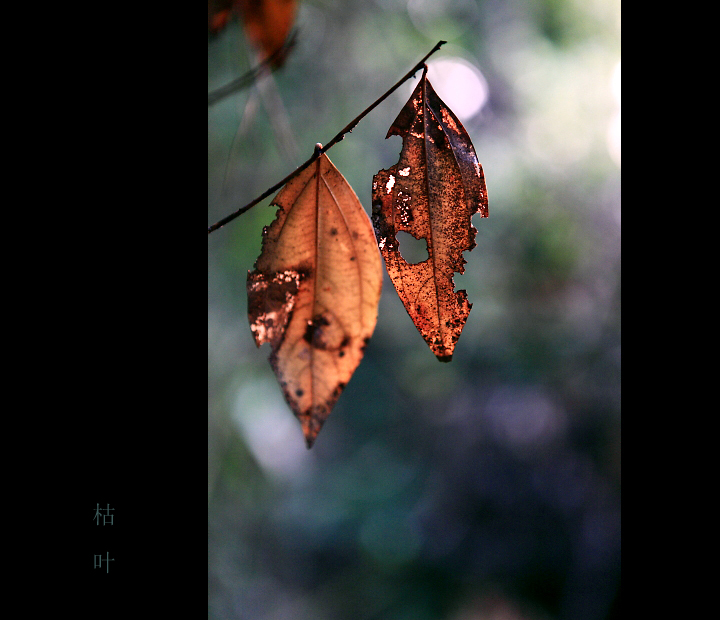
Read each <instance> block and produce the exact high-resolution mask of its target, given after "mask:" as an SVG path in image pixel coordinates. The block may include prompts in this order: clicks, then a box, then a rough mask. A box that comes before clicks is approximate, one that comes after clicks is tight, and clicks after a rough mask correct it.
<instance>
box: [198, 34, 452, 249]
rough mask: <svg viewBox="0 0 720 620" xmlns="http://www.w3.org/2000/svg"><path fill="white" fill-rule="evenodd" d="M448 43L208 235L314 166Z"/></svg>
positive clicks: (434, 48) (213, 227) (220, 222)
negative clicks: (310, 166) (319, 158)
mask: <svg viewBox="0 0 720 620" xmlns="http://www.w3.org/2000/svg"><path fill="white" fill-rule="evenodd" d="M445 43H447V41H439V42H438V43H437V44H436V45H435V47H433V48H432V49H431V50H430V51H429V52H428V53H427V54H425V56H423V57H422V59H421V60H420V61H419V62H418V63H417V64H416V65H415V66H414V67H413V68H412V69H410V71H408V72H407V73H406V74H405V75H404V76H403V77H402V78H400V81H398V82H397V83H396V84H395V85H394V86H393V87H392V88H391V89H390V90H389V91H387V92H386V93H385V94H384V95H382V96H381V97H380V98H379V99H378V100H377V101H375V102H374V103H373V104H371V105H370V106H369V107H368V108H366V109H365V110H363V111H362V112H361V113H360V115H359V116H357V117H356V118H355V119H353V120H352V121H350V122H349V123H348V124H347V125H345V127H343V129H341V130H340V132H339V133H338V134H337V135H336V136H335V137H334V138H333V139H332V140H330V142H328V143H327V144H326V145H325V146H323V147H322V148H317V147H316V148H315V152H314V153H313V155H312V157H310V159H308V160H307V161H306V162H305V163H304V164H301V165H300V166H298V167H297V168H296V169H295V170H294V171H293V172H291V173H290V174H288V175H287V176H286V177H285V178H284V179H282V180H281V181H278V182H277V183H276V184H275V185H273V186H272V187H270V188H269V189H267V190H265V191H264V192H263V193H262V194H261V195H260V196H258V197H257V198H256V199H255V200H253V201H252V202H250V203H248V204H246V205H245V206H244V207H242V208H240V209H238V210H237V211H235V213H231V214H230V215H228V216H226V217H224V218H223V219H221V220H220V221H218V222H215V224H213V225H212V226H210V227H209V228H208V235H209V234H210V233H211V232H213V231H214V230H217V229H218V228H220V227H222V226H224V225H225V224H227V223H228V222H231V221H232V220H234V219H235V218H236V217H238V216H240V215H242V214H243V213H245V211H249V210H250V209H252V208H253V207H254V206H255V205H256V204H258V203H259V202H262V201H263V200H265V198H267V197H268V196H269V195H270V194H272V193H274V192H276V191H277V190H279V189H280V188H281V187H282V186H283V185H285V183H287V182H288V181H289V180H290V179H291V178H292V177H294V176H295V175H296V174H298V173H299V172H302V171H303V170H305V168H307V167H308V166H309V165H310V164H312V163H313V162H314V161H315V160H316V159H317V158H318V157H320V156H321V155H322V154H323V153H325V152H327V151H329V150H330V149H331V148H332V147H333V146H335V145H336V144H337V143H338V142H340V141H341V140H342V139H343V138H344V137H345V134H346V133H349V132H351V131H352V130H353V129H355V126H356V125H357V124H358V123H359V122H360V121H361V120H362V119H363V118H365V116H367V114H368V113H369V112H371V111H372V110H373V109H374V108H376V107H377V106H378V105H380V104H381V103H382V102H383V101H385V99H387V98H388V97H389V96H390V95H392V94H393V93H394V92H395V91H396V90H397V89H398V88H399V87H400V86H401V85H402V84H403V83H404V82H406V81H407V80H409V79H410V78H411V77H413V76H414V75H415V74H416V73H417V72H418V71H419V70H420V69H422V68H423V67H424V66H425V61H426V60H427V59H428V58H429V57H430V56H431V55H432V54H434V53H435V52H437V51H438V50H439V49H440V48H441V47H442V46H443V45H444V44H445Z"/></svg>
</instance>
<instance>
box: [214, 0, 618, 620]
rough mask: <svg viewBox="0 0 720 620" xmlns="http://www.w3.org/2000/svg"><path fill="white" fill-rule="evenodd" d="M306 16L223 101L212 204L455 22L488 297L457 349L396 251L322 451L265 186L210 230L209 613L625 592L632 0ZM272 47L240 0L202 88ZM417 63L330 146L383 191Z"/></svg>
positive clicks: (594, 606) (234, 615) (252, 187)
mask: <svg viewBox="0 0 720 620" xmlns="http://www.w3.org/2000/svg"><path fill="white" fill-rule="evenodd" d="M295 27H296V28H297V39H296V45H295V47H294V48H293V49H292V51H291V52H290V54H289V55H288V57H287V61H286V63H285V65H284V66H283V67H282V68H281V69H279V70H278V71H276V72H275V73H273V74H272V76H271V77H270V78H265V79H262V80H258V81H255V82H254V83H253V84H252V85H251V86H250V87H249V88H246V89H244V90H242V91H240V92H238V93H236V94H234V95H232V96H230V97H227V98H225V99H223V100H222V101H220V102H219V103H216V104H215V105H213V106H211V107H209V108H208V210H209V213H208V225H210V224H211V223H213V222H215V221H216V220H218V219H220V218H221V217H223V216H225V215H227V214H229V213H230V212H232V211H234V210H236V209H237V208H239V207H240V206H242V205H244V204H246V203H248V202H249V201H250V200H251V199H253V198H255V197H256V196H258V195H259V194H261V193H262V192H263V191H264V190H266V189H267V188H268V187H270V186H271V185H273V184H274V183H276V182H277V181H279V180H280V179H281V178H282V177H284V176H285V175H286V174H288V173H289V172H291V171H292V170H293V169H294V168H295V167H296V166H298V165H299V164H300V163H302V162H303V161H305V160H306V159H307V158H308V157H309V156H310V155H311V154H312V151H313V147H314V145H315V143H316V142H321V143H326V142H328V141H329V140H330V139H331V138H332V137H333V136H334V135H335V134H336V133H337V132H338V131H339V130H340V129H341V128H342V127H344V126H345V125H346V124H347V123H348V122H349V121H350V120H352V119H353V118H354V117H355V116H356V115H357V114H359V113H360V112H361V111H362V110H363V109H364V108H366V107H367V106H368V105H370V103H372V102H373V101H374V100H375V99H377V98H378V97H379V96H380V95H381V94H383V93H384V92H385V91H386V90H387V89H388V88H390V86H392V85H393V84H394V83H395V82H396V81H397V80H398V79H399V78H400V77H401V76H403V75H404V74H405V73H406V72H407V71H408V70H409V69H410V68H411V67H412V66H413V65H414V64H415V63H416V62H417V61H418V60H419V59H420V58H422V56H423V55H425V54H426V53H427V52H428V51H429V50H430V49H431V48H432V47H433V46H434V45H435V43H437V42H438V41H439V40H441V39H443V40H446V41H448V43H447V44H446V45H445V46H443V47H442V48H441V50H440V51H439V52H437V53H436V54H435V55H433V56H432V57H431V59H430V61H429V65H430V72H429V79H430V81H431V82H432V84H433V86H434V88H435V90H436V91H437V93H438V94H439V95H440V97H441V98H442V99H443V100H444V101H445V102H446V104H447V105H448V106H449V107H450V108H451V109H452V110H453V111H454V112H455V113H456V114H457V116H458V117H459V118H460V119H461V120H462V122H463V123H464V125H465V127H466V129H467V131H468V133H469V134H470V137H471V139H472V140H473V143H474V145H475V149H476V152H477V155H478V158H479V160H480V162H481V163H482V166H483V168H484V171H485V177H486V181H487V189H488V195H489V204H490V217H489V218H488V219H481V218H479V217H476V218H475V220H474V224H475V226H476V228H477V229H478V234H477V247H476V248H475V249H474V250H473V251H472V252H466V253H465V255H464V256H465V259H466V260H467V265H466V273H465V274H464V275H456V277H455V281H456V284H457V288H458V289H465V290H467V292H468V297H469V299H470V301H471V302H472V303H473V308H472V311H471V313H470V317H469V319H468V322H467V324H466V326H465V329H464V331H463V333H462V336H461V338H460V340H459V342H458V345H457V347H456V349H455V354H454V357H453V361H452V362H451V363H450V364H442V363H439V362H438V361H437V360H436V358H435V356H434V355H433V354H432V353H431V352H430V350H429V348H428V347H427V345H426V344H425V342H424V341H423V339H422V337H421V336H420V334H419V333H418V332H417V330H416V328H415V326H414V325H413V324H412V322H411V320H410V318H409V317H408V316H407V313H406V312H405V309H404V308H403V305H402V303H401V302H400V300H399V299H398V296H397V294H396V293H395V290H394V289H393V287H392V285H391V284H390V282H389V279H388V278H387V275H385V281H384V287H383V295H382V298H381V301H380V308H379V317H378V322H377V327H376V330H375V334H374V336H373V338H372V340H371V341H370V343H369V345H368V347H367V349H366V352H365V358H364V359H363V361H362V363H361V364H360V366H359V367H358V369H357V371H356V372H355V374H354V376H353V378H352V380H351V381H350V383H349V384H348V386H347V388H346V389H345V391H344V393H343V394H342V396H341V398H340V400H339V401H338V403H337V405H336V406H335V408H334V410H333V413H332V415H331V416H330V418H329V419H328V420H327V422H326V423H325V426H324V427H323V430H322V432H321V433H320V435H319V437H318V439H317V442H316V443H315V446H314V447H313V449H312V450H307V448H306V447H305V442H304V440H303V436H302V432H301V430H300V425H299V423H298V421H297V420H296V419H295V417H294V416H293V414H292V412H291V411H290V409H289V408H288V406H287V405H286V404H285V401H284V399H283V397H282V394H281V391H280V388H279V386H278V384H277V381H276V379H275V376H274V374H273V372H272V370H271V368H270V365H269V364H268V361H267V359H268V356H269V354H270V350H269V347H268V346H267V345H265V346H264V347H263V348H262V349H257V348H256V347H255V345H254V342H253V339H252V336H251V332H250V329H249V325H248V320H247V313H246V291H245V281H246V275H247V272H248V270H250V269H252V268H253V264H254V261H255V259H256V258H257V256H258V254H259V252H260V245H261V232H262V228H263V226H265V225H267V224H269V223H270V222H271V221H272V220H273V219H274V212H275V209H274V208H270V207H269V206H268V204H269V202H270V199H268V200H266V201H265V202H264V203H262V204H260V205H258V206H257V207H255V208H254V209H252V210H251V211H249V212H248V213H246V214H244V215H243V216H241V217H240V218H239V219H237V220H235V221H234V222H232V223H230V224H228V225H227V226H225V227H224V228H222V229H220V230H218V231H216V232H214V233H213V234H211V235H210V236H209V237H208V616H209V618H212V619H216V620H224V619H242V620H245V619H248V620H250V619H252V620H256V619H257V620H306V619H307V620H310V619H313V620H371V619H372V620H374V619H377V620H380V619H382V620H385V619H387V620H441V619H442V620H521V619H522V620H536V619H537V620H540V619H567V620H600V619H604V618H617V617H619V613H620V609H621V605H620V2H619V0H477V1H476V0H346V1H344V2H333V1H330V0H303V1H301V2H299V3H298V6H297V14H296V19H295ZM255 62H256V61H255V56H254V52H253V51H252V50H251V48H250V46H249V45H248V42H247V39H246V36H245V34H244V32H243V28H242V26H241V24H240V23H239V22H238V21H237V20H236V19H230V20H229V21H228V22H227V25H225V26H224V28H222V29H220V30H219V31H218V33H217V34H215V35H213V36H208V91H212V90H214V89H216V88H219V87H221V86H223V85H225V84H227V83H228V82H230V81H231V80H233V79H235V78H237V77H239V76H241V75H242V74H244V73H245V72H246V71H247V70H248V69H249V68H250V67H252V66H253V65H254V64H255ZM419 76H420V73H418V74H417V77H418V78H419ZM416 80H417V78H415V79H412V80H409V81H408V82H406V83H405V84H404V85H403V86H402V87H401V88H400V89H399V90H398V91H397V92H396V93H394V94H393V95H392V96H391V97H389V98H388V99H387V100H386V101H385V102H384V103H383V104H381V105H380V106H378V107H377V108H376V109H375V110H374V111H373V112H371V113H370V114H369V115H368V116H367V117H366V118H365V119H364V120H363V121H361V123H360V124H359V125H358V126H357V128H356V129H355V130H353V132H352V133H351V134H348V135H347V136H346V138H345V140H343V141H342V142H341V143H339V144H338V145H337V146H335V147H334V148H333V149H332V150H330V151H329V152H328V156H329V157H330V159H331V160H332V161H333V163H334V164H335V165H336V166H337V168H338V169H339V170H340V172H342V174H343V175H344V176H345V178H346V179H347V180H348V182H349V183H350V184H351V185H352V187H353V188H354V190H355V192H356V193H357V195H358V197H359V198H360V201H361V202H362V204H363V205H364V206H365V208H366V210H367V211H368V213H369V212H370V197H371V183H372V177H373V175H374V174H376V173H377V171H378V170H380V169H381V168H388V167H389V166H391V165H393V164H395V163H396V162H397V160H398V157H399V153H400V149H401V145H402V142H401V140H400V138H398V137H393V138H390V139H388V140H385V139H384V138H385V134H386V132H387V130H388V128H389V126H390V124H391V123H392V122H393V121H394V120H395V117H396V116H397V114H398V112H399V110H400V108H401V107H402V105H403V104H404V103H405V101H406V100H407V98H408V97H409V95H410V92H411V91H412V89H413V87H414V85H415V84H416V83H417V81H416ZM401 251H412V248H403V247H402V246H401Z"/></svg>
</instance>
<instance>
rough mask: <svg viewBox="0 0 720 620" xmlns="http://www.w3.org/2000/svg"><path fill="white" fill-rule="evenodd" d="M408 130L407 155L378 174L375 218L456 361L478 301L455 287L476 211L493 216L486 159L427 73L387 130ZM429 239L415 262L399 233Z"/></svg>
mask: <svg viewBox="0 0 720 620" xmlns="http://www.w3.org/2000/svg"><path fill="white" fill-rule="evenodd" d="M391 135H398V136H401V137H402V139H403V148H402V151H401V153H400V161H399V162H398V163H397V164H396V165H395V166H392V167H391V168H390V169H388V170H380V171H379V172H378V174H377V175H375V177H374V178H373V217H372V219H373V225H374V227H375V234H376V237H377V241H378V245H379V247H380V250H381V252H382V255H383V258H384V259H385V266H386V268H387V271H388V274H389V275H390V279H391V280H392V283H393V285H394V286H395V289H396V290H397V292H398V295H399V296H400V299H401V300H402V302H403V304H404V306H405V309H406V310H407V312H408V314H409V315H410V317H411V318H412V320H413V322H414V323H415V326H416V327H417V328H418V330H419V331H420V334H422V336H423V338H424V339H425V341H426V342H427V343H428V345H429V346H430V349H431V350H432V352H433V353H434V354H435V355H436V356H437V358H438V359H439V360H440V361H444V362H449V361H450V360H451V359H452V354H453V351H454V349H455V343H456V342H457V340H458V338H459V337H460V332H461V331H462V329H463V327H464V325H465V322H466V321H467V317H468V314H469V313H470V308H471V307H472V304H470V303H469V302H468V299H467V294H466V292H465V291H457V292H455V283H454V282H453V275H454V273H464V271H465V259H464V258H463V256H462V253H463V252H464V251H466V250H472V249H473V248H474V247H475V234H476V233H477V230H476V229H475V228H474V227H473V225H472V223H471V218H472V216H473V214H474V213H478V212H479V213H480V215H481V216H482V217H487V216H488V201H487V190H486V188H485V178H484V176H483V171H482V166H481V165H480V163H479V162H478V159H477V156H476V155H475V149H474V148H473V145H472V143H471V141H470V137H469V136H468V134H467V132H466V131H465V128H464V127H463V125H462V123H461V122H460V121H459V120H458V118H457V117H456V116H455V114H453V113H452V111H450V110H449V109H448V107H447V106H446V105H445V104H444V103H443V102H442V101H441V100H440V98H439V97H438V96H437V94H436V93H435V91H434V90H433V88H432V86H431V85H430V82H429V81H428V80H427V78H426V77H425V74H423V78H422V79H421V80H420V82H419V83H418V86H417V87H416V88H415V90H414V92H413V94H412V96H411V97H410V99H409V100H408V102H407V103H406V104H405V106H404V107H403V109H402V110H401V112H400V114H399V115H398V117H397V119H396V120H395V122H394V123H393V124H392V126H391V127H390V130H389V131H388V135H387V137H390V136H391ZM400 231H405V232H408V233H410V234H412V235H413V236H414V237H415V238H416V239H425V241H426V242H427V251H428V258H427V260H425V261H423V262H421V263H418V264H410V263H408V262H407V261H406V260H405V259H404V258H403V257H402V256H401V255H400V252H399V245H398V240H397V233H398V232H400Z"/></svg>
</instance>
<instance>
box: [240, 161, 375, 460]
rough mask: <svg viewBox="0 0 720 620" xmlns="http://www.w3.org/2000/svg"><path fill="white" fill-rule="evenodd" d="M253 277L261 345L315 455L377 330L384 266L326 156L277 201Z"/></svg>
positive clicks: (252, 307)
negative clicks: (266, 348)
mask: <svg viewBox="0 0 720 620" xmlns="http://www.w3.org/2000/svg"><path fill="white" fill-rule="evenodd" d="M273 204H275V205H277V206H278V211H277V217H276V219H275V221H274V222H273V223H272V224H271V225H270V226H269V227H267V228H265V230H264V231H263V245H262V252H261V254H260V257H259V258H258V260H257V261H256V263H255V269H254V271H251V272H249V273H248V280H247V290H248V315H249V319H250V328H251V330H252V333H253V336H254V338H255V343H256V344H257V346H260V345H261V344H263V343H264V342H269V343H270V345H271V347H272V353H271V355H270V364H271V366H272V368H273V371H274V372H275V375H276V376H277V379H278V381H279V382H280V385H281V387H282V390H283V393H284V395H285V400H286V401H287V402H288V404H289V405H290V407H291V408H292V410H293V412H294V413H295V415H296V416H297V417H298V419H299V420H300V422H301V424H302V429H303V433H304V435H305V439H306V442H307V445H308V447H311V446H312V444H313V442H314V441H315V438H316V437H317V434H318V432H319V431H320V428H321V427H322V425H323V423H324V422H325V420H326V419H327V417H328V416H329V415H330V411H331V410H332V408H333V406H334V405H335V403H336V402H337V399H338V398H339V396H340V394H341V392H342V390H343V389H344V388H345V385H346V384H347V382H348V381H349V380H350V377H351V376H352V374H353V372H355V369H356V368H357V366H358V364H359V363H360V361H361V359H362V357H363V352H364V350H365V346H366V344H367V341H368V340H369V339H370V336H371V335H372V333H373V330H374V329H375V323H376V321H377V310H378V303H379V301H380V291H381V288H382V263H381V260H380V255H379V253H378V249H377V245H376V243H375V238H374V235H373V229H372V225H371V223H370V219H369V218H368V216H367V214H366V213H365V211H364V210H363V208H362V205H361V204H360V202H359V200H358V198H357V196H356V195H355V192H354V191H353V190H352V188H351V187H350V185H349V184H348V182H347V181H346V180H345V178H344V177H343V176H342V174H340V172H338V170H337V168H335V166H333V164H332V163H331V162H330V160H329V159H328V157H327V156H326V155H325V154H323V155H321V156H320V157H319V158H318V159H317V161H316V162H314V163H313V164H311V165H310V166H309V167H308V168H306V169H305V170H303V171H301V172H300V173H299V174H298V175H297V176H295V177H293V178H292V179H291V180H290V181H288V183H287V184H286V185H285V187H284V188H283V189H282V190H281V191H280V192H279V193H278V195H277V196H276V197H275V200H274V201H273Z"/></svg>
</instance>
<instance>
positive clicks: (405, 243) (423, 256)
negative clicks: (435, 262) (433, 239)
mask: <svg viewBox="0 0 720 620" xmlns="http://www.w3.org/2000/svg"><path fill="white" fill-rule="evenodd" d="M395 238H396V239H397V241H398V244H399V249H400V255H401V256H402V257H403V258H404V259H405V260H406V261H407V262H408V263H410V264H411V265H417V264H418V263H422V262H423V261H426V260H427V258H428V251H427V241H425V239H416V238H415V237H413V236H412V235H411V234H410V233H406V232H404V231H399V232H398V233H397V235H396V236H395Z"/></svg>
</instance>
